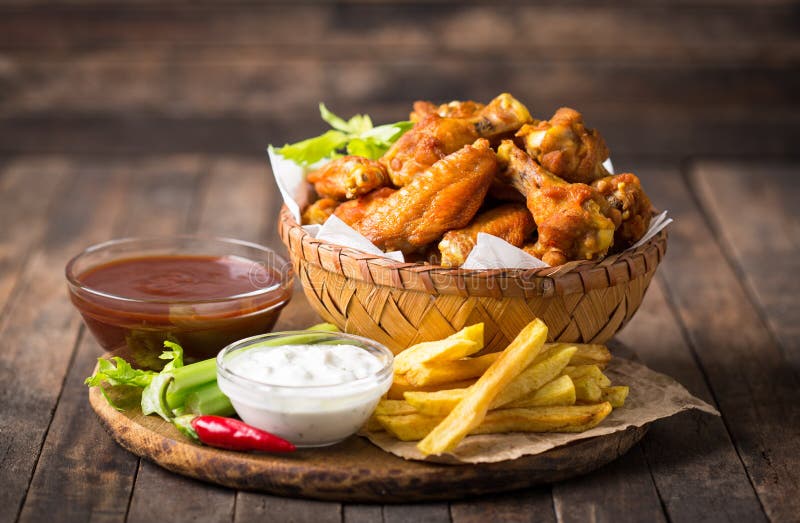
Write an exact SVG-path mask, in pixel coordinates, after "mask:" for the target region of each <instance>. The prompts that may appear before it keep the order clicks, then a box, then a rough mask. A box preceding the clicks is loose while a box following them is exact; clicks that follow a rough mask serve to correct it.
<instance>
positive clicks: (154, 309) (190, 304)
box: [66, 236, 293, 369]
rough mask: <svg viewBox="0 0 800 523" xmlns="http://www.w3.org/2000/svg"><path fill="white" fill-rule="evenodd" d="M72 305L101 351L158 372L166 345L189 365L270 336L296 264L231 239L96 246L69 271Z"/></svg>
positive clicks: (73, 261) (142, 240) (77, 258)
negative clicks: (178, 347) (169, 343)
mask: <svg viewBox="0 0 800 523" xmlns="http://www.w3.org/2000/svg"><path fill="white" fill-rule="evenodd" d="M66 276H67V283H68V287H69V294H70V299H71V300H72V303H73V304H74V305H75V307H76V308H77V309H78V311H80V313H81V316H83V320H84V321H85V322H86V325H87V327H88V328H89V330H90V331H91V332H92V334H93V335H94V337H95V338H96V339H97V341H98V342H99V344H100V345H101V346H102V347H103V348H104V349H105V350H106V351H109V352H115V353H117V354H120V355H121V356H123V357H125V358H126V359H128V360H129V361H131V360H132V361H134V362H135V363H136V364H137V365H139V366H141V367H149V368H156V369H158V368H160V367H161V366H163V363H164V361H163V360H159V359H158V356H159V355H160V354H161V352H162V351H163V350H164V341H165V340H170V341H174V342H177V343H179V344H180V345H181V346H182V347H183V348H184V351H185V356H186V359H187V360H188V361H193V360H200V359H206V358H211V357H214V356H216V354H217V353H218V352H219V351H220V350H222V348H224V347H225V346H227V345H229V344H230V343H233V342H234V341H237V340H240V339H242V338H247V337H250V336H255V335H257V334H263V333H267V332H270V330H271V329H272V327H273V326H274V325H275V322H276V321H277V319H278V315H279V314H280V311H281V309H283V307H284V306H285V305H286V304H287V303H289V299H290V298H291V295H292V279H293V276H292V271H291V265H290V264H289V263H288V262H287V261H286V260H284V259H283V258H282V257H280V256H279V255H278V254H276V253H275V251H273V250H272V249H269V248H267V247H264V246H261V245H258V244H255V243H249V242H245V241H240V240H233V239H228V238H203V237H196V236H176V237H169V238H124V239H119V240H111V241H108V242H105V243H100V244H97V245H93V246H91V247H89V248H88V249H86V250H85V251H83V252H82V253H80V254H78V255H77V256H75V257H74V258H72V259H71V260H70V261H69V263H67V267H66Z"/></svg>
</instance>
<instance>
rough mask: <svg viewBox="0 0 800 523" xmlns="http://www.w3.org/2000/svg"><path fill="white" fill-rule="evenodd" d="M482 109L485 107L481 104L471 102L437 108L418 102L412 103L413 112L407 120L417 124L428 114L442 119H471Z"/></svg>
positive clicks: (455, 103) (459, 102)
mask: <svg viewBox="0 0 800 523" xmlns="http://www.w3.org/2000/svg"><path fill="white" fill-rule="evenodd" d="M484 107H486V106H485V105H483V104H482V103H479V102H473V101H472V100H467V101H466V102H462V101H459V100H454V101H452V102H450V103H446V104H442V105H440V106H438V107H437V106H436V105H435V104H433V103H431V102H425V101H418V102H414V110H413V111H412V112H411V114H410V115H409V120H411V121H412V122H419V121H420V120H422V119H423V118H425V117H426V116H428V115H430V114H438V115H439V116H441V117H444V118H471V117H474V116H475V115H476V113H478V111H480V110H481V109H483V108H484Z"/></svg>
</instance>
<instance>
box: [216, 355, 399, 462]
mask: <svg viewBox="0 0 800 523" xmlns="http://www.w3.org/2000/svg"><path fill="white" fill-rule="evenodd" d="M223 361H224V371H223V370H221V369H220V368H219V364H218V369H217V382H218V384H219V387H220V389H221V390H222V392H224V393H225V395H227V396H228V397H229V398H230V400H231V403H232V404H233V407H234V408H235V409H236V412H237V414H239V416H240V417H241V418H242V419H243V420H244V421H245V422H246V423H248V424H250V425H253V426H254V427H258V428H260V429H263V430H266V431H268V432H271V433H273V434H275V435H277V436H280V437H282V438H284V439H287V440H289V441H291V442H292V443H294V444H295V445H297V446H300V447H303V446H307V447H310V446H323V445H332V444H334V443H337V442H338V441H341V440H343V439H345V438H347V437H348V436H350V435H352V434H354V433H355V432H356V431H357V430H358V429H359V428H360V427H361V426H362V425H363V424H364V423H365V422H366V421H367V419H368V418H369V415H370V414H371V413H372V411H373V410H375V406H376V405H377V403H378V400H379V399H380V397H381V396H382V395H383V394H384V393H385V392H386V391H387V390H388V389H389V387H390V386H391V382H392V372H391V358H389V360H387V361H382V360H381V359H380V358H379V357H378V356H376V355H374V354H372V353H371V352H370V351H369V350H367V349H364V348H361V347H357V346H355V345H344V344H343V345H333V344H329V345H325V344H317V345H283V346H267V345H254V346H253V347H249V348H243V349H241V350H237V351H234V352H232V353H231V354H230V355H229V356H228V357H225V358H224V360H223ZM384 371H385V372H384ZM242 378H244V379H242Z"/></svg>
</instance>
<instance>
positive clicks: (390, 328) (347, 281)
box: [279, 207, 667, 352]
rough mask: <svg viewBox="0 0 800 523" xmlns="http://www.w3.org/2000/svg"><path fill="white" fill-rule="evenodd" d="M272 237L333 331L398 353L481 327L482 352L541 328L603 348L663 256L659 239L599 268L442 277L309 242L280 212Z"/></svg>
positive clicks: (579, 265)
mask: <svg viewBox="0 0 800 523" xmlns="http://www.w3.org/2000/svg"><path fill="white" fill-rule="evenodd" d="M279 233H280V236H281V239H282V240H283V243H284V244H285V245H286V248H287V249H288V250H289V255H290V257H291V260H292V265H293V268H294V271H295V274H297V276H298V277H299V278H300V281H301V283H302V286H303V290H304V292H305V294H306V297H307V298H308V301H309V303H310V304H311V306H312V307H314V309H315V310H316V311H317V312H318V313H319V314H320V315H321V316H322V317H323V318H324V319H325V320H326V321H329V322H331V323H333V324H335V325H337V326H338V327H339V328H340V329H342V330H344V331H346V332H350V333H353V334H359V335H361V336H366V337H369V338H372V339H374V340H376V341H378V342H380V343H382V344H384V345H386V346H387V347H389V348H390V349H391V350H393V351H395V352H399V351H400V350H402V349H404V348H406V347H409V346H411V345H413V344H415V343H419V342H421V341H430V340H436V339H441V338H444V337H446V336H449V335H451V334H453V333H454V332H457V331H458V330H460V329H461V328H463V327H464V326H466V325H471V324H473V323H478V322H483V323H484V326H485V340H486V349H485V351H486V352H492V351H496V350H502V349H504V348H505V347H506V346H507V345H508V344H509V343H510V342H511V340H513V339H514V338H515V337H516V335H517V334H518V333H519V331H520V330H522V328H523V327H524V326H525V325H527V324H528V323H529V322H530V321H532V320H533V319H534V318H541V319H542V320H543V321H544V322H545V323H546V324H547V326H548V328H549V339H550V341H564V342H586V343H605V342H606V341H608V340H609V339H610V338H611V337H612V336H613V335H614V333H616V332H617V331H618V330H619V329H621V328H622V327H623V326H624V325H625V324H626V323H627V322H628V321H629V320H630V319H631V317H632V316H633V314H634V313H635V312H636V310H637V309H638V307H639V305H640V304H641V302H642V299H643V297H644V293H645V291H646V290H647V286H648V285H649V283H650V280H651V279H652V277H653V274H654V273H655V270H656V267H657V266H658V264H659V262H660V261H661V259H662V258H663V257H664V254H665V253H666V247H667V233H666V231H665V230H662V231H661V232H660V233H659V234H657V235H656V236H655V237H654V238H652V239H651V240H650V241H648V242H647V243H646V244H644V245H642V246H641V247H639V248H637V249H635V250H632V251H626V252H623V253H621V254H617V255H613V256H609V257H607V258H605V259H603V260H602V261H599V262H585V261H584V262H571V263H567V264H565V265H561V266H558V267H547V268H543V269H529V270H523V269H492V270H463V269H447V268H443V267H438V266H432V265H428V264H418V263H397V262H394V261H392V260H388V259H386V258H381V257H379V256H375V255H371V254H366V253H363V252H360V251H356V250H353V249H349V248H346V247H341V246H338V245H332V244H329V243H327V242H324V241H320V240H317V239H315V238H312V237H311V235H309V234H308V233H307V232H306V231H305V230H303V228H302V227H300V225H299V224H298V223H297V222H296V221H295V219H294V217H292V215H291V213H290V212H289V211H288V210H287V209H286V208H285V207H284V208H283V209H281V214H280V221H279Z"/></svg>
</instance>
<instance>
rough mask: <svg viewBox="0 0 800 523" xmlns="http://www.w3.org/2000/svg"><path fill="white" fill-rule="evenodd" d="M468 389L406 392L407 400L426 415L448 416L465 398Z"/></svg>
mask: <svg viewBox="0 0 800 523" xmlns="http://www.w3.org/2000/svg"><path fill="white" fill-rule="evenodd" d="M466 394H467V389H446V390H440V391H437V392H418V391H409V392H406V393H405V394H404V395H403V397H405V399H406V402H408V403H409V404H410V405H412V406H413V407H414V408H415V409H417V411H418V412H419V413H420V414H423V415H425V416H440V417H445V416H447V415H448V414H449V413H450V411H451V410H453V409H454V408H455V406H456V405H458V402H459V401H461V400H462V399H464V396H465V395H466Z"/></svg>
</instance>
